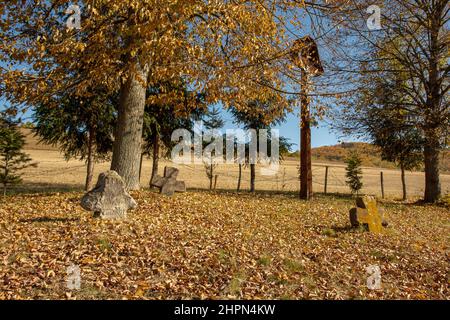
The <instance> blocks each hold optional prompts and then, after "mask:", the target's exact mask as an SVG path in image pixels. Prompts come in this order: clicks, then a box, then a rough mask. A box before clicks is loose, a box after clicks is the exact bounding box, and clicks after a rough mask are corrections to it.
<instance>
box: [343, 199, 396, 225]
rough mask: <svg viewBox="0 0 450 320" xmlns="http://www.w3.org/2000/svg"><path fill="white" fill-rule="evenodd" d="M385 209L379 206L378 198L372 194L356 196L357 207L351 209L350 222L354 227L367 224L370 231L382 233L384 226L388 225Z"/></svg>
mask: <svg viewBox="0 0 450 320" xmlns="http://www.w3.org/2000/svg"><path fill="white" fill-rule="evenodd" d="M383 218H384V210H383V209H382V208H378V207H377V200H376V199H375V198H374V197H371V196H365V197H364V198H361V197H358V198H356V208H352V209H351V210H350V223H351V225H352V226H353V227H357V226H359V225H360V224H367V225H368V227H369V231H370V232H373V233H381V230H382V226H387V222H386V221H384V219H383Z"/></svg>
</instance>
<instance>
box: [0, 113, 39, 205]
mask: <svg viewBox="0 0 450 320" xmlns="http://www.w3.org/2000/svg"><path fill="white" fill-rule="evenodd" d="M24 144H25V138H24V136H23V135H22V133H20V131H19V129H18V127H17V123H16V122H14V121H13V120H12V119H9V118H7V117H5V116H3V115H0V183H1V184H2V186H3V195H4V196H5V195H6V190H7V187H8V186H9V185H15V184H19V183H20V182H22V178H21V174H20V173H19V171H21V170H23V169H25V168H27V167H30V166H36V164H35V163H30V162H31V158H30V157H29V156H28V155H27V154H26V153H24V152H22V148H23V146H24Z"/></svg>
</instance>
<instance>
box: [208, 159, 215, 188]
mask: <svg viewBox="0 0 450 320" xmlns="http://www.w3.org/2000/svg"><path fill="white" fill-rule="evenodd" d="M213 173H214V169H213V162H212V161H211V165H210V167H209V190H212V188H213V178H214V176H213Z"/></svg>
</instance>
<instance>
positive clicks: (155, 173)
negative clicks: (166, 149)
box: [150, 134, 159, 185]
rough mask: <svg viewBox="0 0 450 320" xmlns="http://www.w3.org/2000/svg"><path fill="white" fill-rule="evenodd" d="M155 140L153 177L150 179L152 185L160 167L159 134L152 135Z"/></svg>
mask: <svg viewBox="0 0 450 320" xmlns="http://www.w3.org/2000/svg"><path fill="white" fill-rule="evenodd" d="M152 140H153V155H152V158H153V163H152V177H151V179H150V185H151V183H152V181H153V178H154V177H155V176H156V175H157V174H158V167H159V137H158V135H157V134H154V135H153V137H152Z"/></svg>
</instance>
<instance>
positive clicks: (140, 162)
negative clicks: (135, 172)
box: [139, 152, 145, 181]
mask: <svg viewBox="0 0 450 320" xmlns="http://www.w3.org/2000/svg"><path fill="white" fill-rule="evenodd" d="M144 156H145V154H144V153H143V152H142V153H141V160H139V181H141V177H142V164H143V163H144Z"/></svg>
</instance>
